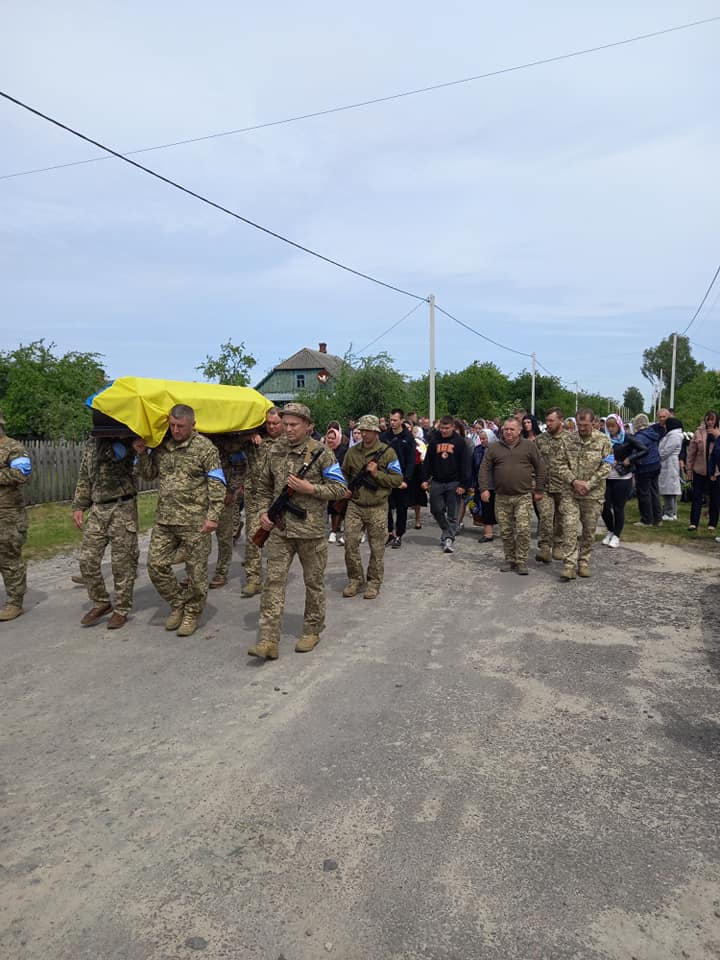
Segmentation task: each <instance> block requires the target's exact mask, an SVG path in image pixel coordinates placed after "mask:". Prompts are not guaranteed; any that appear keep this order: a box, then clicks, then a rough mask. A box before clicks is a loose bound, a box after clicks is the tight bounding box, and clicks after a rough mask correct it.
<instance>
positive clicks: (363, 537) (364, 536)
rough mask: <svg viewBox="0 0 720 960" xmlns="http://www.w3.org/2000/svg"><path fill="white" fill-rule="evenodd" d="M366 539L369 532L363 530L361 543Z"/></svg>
mask: <svg viewBox="0 0 720 960" xmlns="http://www.w3.org/2000/svg"><path fill="white" fill-rule="evenodd" d="M366 540H367V534H366V533H365V531H364V530H363V532H362V536H361V537H360V543H365V541H366ZM343 543H345V541H344V540H343Z"/></svg>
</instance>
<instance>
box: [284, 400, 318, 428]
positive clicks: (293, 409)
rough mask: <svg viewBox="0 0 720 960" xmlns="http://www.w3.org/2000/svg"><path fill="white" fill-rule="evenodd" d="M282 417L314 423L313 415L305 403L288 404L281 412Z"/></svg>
mask: <svg viewBox="0 0 720 960" xmlns="http://www.w3.org/2000/svg"><path fill="white" fill-rule="evenodd" d="M280 416H281V417H289V416H292V417H300V418H301V419H303V420H307V422H308V423H312V422H313V418H312V414H311V413H310V410H309V408H308V407H306V406H305V404H304V403H286V404H285V406H284V407H283V408H282V410H281V411H280Z"/></svg>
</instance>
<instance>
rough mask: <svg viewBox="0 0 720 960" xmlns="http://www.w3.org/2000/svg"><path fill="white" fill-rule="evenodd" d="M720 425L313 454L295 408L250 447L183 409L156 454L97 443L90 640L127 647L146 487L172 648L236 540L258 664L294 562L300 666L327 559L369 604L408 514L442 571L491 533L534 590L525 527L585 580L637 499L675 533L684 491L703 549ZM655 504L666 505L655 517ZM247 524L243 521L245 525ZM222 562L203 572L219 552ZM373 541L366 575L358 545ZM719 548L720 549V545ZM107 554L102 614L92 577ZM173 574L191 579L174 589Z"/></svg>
mask: <svg viewBox="0 0 720 960" xmlns="http://www.w3.org/2000/svg"><path fill="white" fill-rule="evenodd" d="M4 426H5V422H4V418H3V417H2V412H1V411H0V572H1V573H2V576H3V580H4V583H5V591H6V600H5V604H4V606H3V607H2V609H0V621H11V620H14V619H16V618H17V617H19V616H20V615H21V614H22V613H23V598H24V595H25V592H26V567H25V563H24V561H23V558H22V546H23V543H24V541H25V536H26V531H27V514H26V511H25V507H24V504H23V494H22V487H23V484H25V483H26V482H27V481H28V479H29V477H30V474H31V471H32V464H31V461H30V458H29V457H28V455H27V452H26V451H25V450H24V449H23V447H22V444H20V443H18V442H17V441H15V440H13V439H11V438H9V437H7V436H6V435H5V432H4ZM719 436H720V424H719V421H718V415H717V413H715V412H714V411H709V412H708V413H707V414H706V416H705V417H704V419H703V422H702V424H701V425H700V426H699V428H698V429H697V430H696V431H695V433H694V434H692V435H691V436H690V437H687V436H686V435H685V434H684V433H683V427H682V424H681V423H680V421H679V420H678V419H677V418H676V417H675V416H674V414H673V411H672V410H667V409H663V410H660V411H659V413H658V417H657V421H656V422H655V423H650V422H649V420H648V418H647V417H646V416H645V415H644V414H638V415H637V416H636V417H634V418H633V420H632V422H631V423H624V422H623V420H622V418H621V417H620V416H619V415H617V414H610V415H608V416H607V417H604V418H599V417H597V416H596V415H595V414H594V413H593V411H592V410H590V409H588V408H582V409H580V410H578V411H577V412H576V414H575V416H573V417H564V415H563V411H561V410H560V409H559V408H557V407H553V408H552V409H550V410H548V411H547V414H546V417H545V422H544V423H543V424H539V423H538V421H537V419H536V418H535V416H533V415H532V414H530V413H528V412H527V411H524V410H517V411H516V412H515V413H514V414H513V415H512V416H510V417H508V418H507V419H505V420H504V421H500V420H497V419H489V418H485V419H483V418H480V419H477V420H475V421H474V422H473V423H472V424H470V423H468V422H466V421H463V420H459V419H456V418H454V417H451V416H444V417H441V418H440V419H439V420H437V421H436V422H434V423H430V421H429V419H428V418H427V417H418V416H417V414H416V413H415V412H409V413H408V414H407V415H406V414H405V413H404V411H403V410H402V409H400V408H395V409H393V410H391V411H390V414H389V416H388V417H387V418H386V417H385V416H377V415H375V414H371V413H368V414H365V415H363V416H361V417H360V418H359V419H358V420H357V422H355V421H350V423H348V424H347V425H346V426H344V427H343V425H341V424H340V422H339V421H332V422H330V423H329V424H328V425H327V427H326V430H325V434H324V436H320V435H319V434H318V432H317V431H316V429H315V424H314V423H313V418H312V414H311V413H310V410H309V409H308V408H307V407H306V406H304V405H303V404H300V403H289V404H287V405H286V406H284V407H283V408H282V409H278V408H277V407H271V408H270V409H269V410H268V412H267V415H266V419H265V423H264V425H263V426H262V428H260V429H258V430H256V431H253V432H251V433H249V434H245V435H222V434H221V435H216V436H212V437H208V436H203V435H202V434H200V433H198V432H197V430H196V428H195V414H194V411H193V409H192V407H189V406H186V405H184V404H177V405H176V406H174V407H173V408H172V409H171V410H170V411H169V412H168V432H167V435H166V437H165V439H164V440H163V441H162V443H161V444H160V445H159V446H158V447H156V448H154V449H149V448H148V447H147V446H146V444H145V443H144V441H143V440H141V439H140V438H138V437H136V436H134V435H132V434H130V433H129V432H128V433H127V435H117V436H115V437H107V436H91V438H90V439H89V440H88V442H87V445H86V448H85V452H84V455H83V460H82V463H81V467H80V473H79V477H78V481H77V486H76V490H75V496H74V499H73V503H72V516H73V521H74V523H75V525H76V527H77V528H78V529H80V530H82V534H83V537H82V544H81V548H80V577H79V578H78V580H79V582H82V583H83V584H84V586H85V588H86V590H87V593H88V597H89V600H90V603H91V608H90V609H89V610H88V611H87V612H86V613H85V614H84V615H83V617H82V619H81V621H80V622H81V624H82V626H84V627H90V626H95V625H96V624H98V623H100V622H101V621H104V620H105V619H106V618H107V628H108V629H110V630H117V629H121V628H122V627H123V626H124V625H125V624H126V623H127V620H128V616H129V614H130V611H131V610H132V606H133V591H134V584H135V580H136V577H137V566H138V557H139V550H138V514H137V478H138V477H142V478H145V479H148V480H155V481H156V482H157V486H158V501H157V513H156V517H155V522H154V525H153V528H152V533H151V537H150V544H149V548H148V560H147V568H148V574H149V577H150V580H151V581H152V583H153V585H154V586H155V588H156V590H157V592H158V594H159V595H160V597H161V598H162V599H163V600H164V601H165V602H166V603H167V605H168V607H169V612H168V614H167V617H166V619H165V628H166V629H167V630H168V631H174V632H176V633H177V635H179V636H186V637H187V636H191V635H192V634H193V633H194V632H195V630H196V629H197V626H198V622H199V618H200V615H201V613H202V611H203V608H204V606H205V602H206V598H207V593H208V590H209V589H219V588H222V587H224V586H226V585H227V583H228V577H229V568H230V561H231V558H232V553H233V546H234V544H235V543H236V542H237V540H238V538H239V536H240V533H241V531H242V529H243V525H244V529H245V548H244V560H243V567H244V571H245V582H244V584H243V586H242V589H241V595H242V596H243V597H246V598H250V597H254V596H256V595H260V598H261V599H260V615H259V628H258V637H257V641H256V643H255V644H254V645H253V646H252V647H251V648H250V650H249V651H248V653H249V654H250V655H251V656H255V657H259V658H262V659H266V660H274V659H276V658H277V657H278V655H279V641H280V625H281V619H282V613H283V608H284V604H285V590H286V584H287V578H288V572H289V569H290V566H291V564H292V562H293V559H294V557H295V556H296V555H297V557H298V560H299V563H300V565H301V567H302V573H303V579H304V584H305V608H304V619H303V630H302V634H301V636H300V638H299V639H298V641H297V643H296V646H295V649H296V651H297V652H299V653H307V652H310V651H311V650H313V649H314V647H315V646H316V645H317V643H318V642H319V640H320V636H321V634H322V631H323V629H324V626H325V609H326V591H325V568H326V564H327V556H328V545H329V544H336V545H339V546H342V547H344V551H345V566H346V572H347V582H346V585H345V587H344V589H343V591H342V595H343V597H344V598H347V599H350V598H352V597H357V596H359V595H361V596H362V597H363V598H364V599H366V600H375V599H376V598H377V597H378V595H379V592H380V590H381V587H382V584H383V579H384V554H385V550H386V549H387V548H390V549H394V550H397V549H400V548H401V547H402V543H403V538H404V536H405V534H406V531H407V528H408V515H410V514H411V511H412V514H411V516H412V517H413V521H414V527H415V529H420V528H421V527H422V517H423V514H422V510H423V508H424V507H426V506H428V504H429V507H430V513H431V514H432V517H433V519H434V521H435V522H436V524H437V527H438V531H439V542H440V548H441V550H442V552H443V553H445V554H451V553H453V552H454V549H455V541H456V537H457V535H458V532H459V530H460V529H462V527H463V524H464V523H465V521H466V517H467V516H470V517H471V518H472V524H473V525H474V526H475V525H476V526H478V527H479V528H481V531H482V536H481V537H480V538H479V539H480V542H481V543H482V544H487V543H491V542H492V541H493V540H494V539H495V536H496V534H495V530H496V528H499V534H500V538H501V540H502V546H503V554H504V559H503V562H502V564H501V566H500V570H501V571H502V572H515V573H517V574H519V575H521V576H527V575H528V573H529V568H528V558H529V552H530V542H531V528H532V520H533V514H535V516H536V518H537V552H536V554H535V560H536V561H537V563H539V564H551V563H552V562H553V560H556V561H561V562H562V568H561V573H560V578H561V579H562V580H565V581H569V580H574V579H576V577H581V578H587V577H590V576H591V555H592V550H593V546H594V543H595V533H596V528H597V525H598V521H599V519H600V518H601V517H602V521H603V523H604V525H605V527H606V530H607V533H606V535H605V537H604V539H603V541H602V542H603V544H604V545H605V546H607V547H610V548H617V547H618V546H619V544H620V540H621V536H622V533H623V528H624V523H625V506H626V504H627V501H628V499H629V498H630V496H631V495H632V494H633V493H634V494H635V495H636V496H637V500H638V508H639V513H640V520H639V521H638V523H639V524H640V525H643V526H657V525H660V524H662V523H666V522H675V521H677V516H678V514H677V503H678V498H679V497H680V494H681V490H682V485H683V482H684V483H685V484H686V485H687V486H689V488H690V490H691V497H692V507H691V515H690V527H689V529H690V531H697V530H698V528H699V525H700V521H701V515H702V512H703V506H704V505H705V504H707V511H708V525H707V528H708V530H710V531H711V532H714V531H715V530H716V527H717V522H718V512H719V509H720V443H718V437H719ZM661 498H662V500H661ZM243 514H244V521H243ZM213 534H214V535H215V537H216V539H217V561H216V567H215V572H214V575H213V576H212V578H210V576H209V572H208V563H209V557H210V553H211V541H212V536H213ZM365 540H366V541H367V544H368V547H369V559H368V562H367V565H365V564H364V562H363V559H362V556H361V551H360V545H361V543H363V542H364V541H365ZM716 540H718V542H720V537H716ZM108 545H109V546H110V551H111V567H112V577H113V598H112V600H111V597H110V593H109V592H108V590H107V586H106V583H105V580H104V577H103V575H102V570H101V565H102V560H103V557H104V554H105V551H106V549H107V547H108ZM178 565H182V566H184V576H182V574H181V576H180V578H179V577H178V576H177V575H176V573H175V568H176V567H177V566H178Z"/></svg>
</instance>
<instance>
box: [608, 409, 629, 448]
mask: <svg viewBox="0 0 720 960" xmlns="http://www.w3.org/2000/svg"><path fill="white" fill-rule="evenodd" d="M608 420H614V421H615V423H616V424H617V425H618V427H619V428H620V433H618V435H617V436H616V437H613V436H612V435H611V433H610V431H609V430H608V428H607V422H608ZM605 436H606V437H608V439H609V440H610V443H613V444H615V443H625V425H624V424H623V421H622V417H621V416H620V415H619V414H617V413H609V414H608V415H607V417H606V418H605Z"/></svg>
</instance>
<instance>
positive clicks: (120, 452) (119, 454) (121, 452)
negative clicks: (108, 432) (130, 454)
mask: <svg viewBox="0 0 720 960" xmlns="http://www.w3.org/2000/svg"><path fill="white" fill-rule="evenodd" d="M112 448H113V453H114V454H115V459H116V460H124V459H125V457H126V455H127V447H126V446H125V444H124V443H120V441H119V440H115V441H113V445H112Z"/></svg>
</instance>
